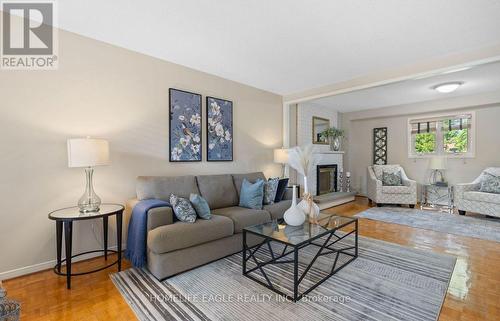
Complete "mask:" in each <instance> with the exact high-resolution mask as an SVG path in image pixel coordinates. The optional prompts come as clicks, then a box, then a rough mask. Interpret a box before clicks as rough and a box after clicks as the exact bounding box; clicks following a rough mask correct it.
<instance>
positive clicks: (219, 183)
mask: <svg viewBox="0 0 500 321" xmlns="http://www.w3.org/2000/svg"><path fill="white" fill-rule="evenodd" d="M196 180H197V181H198V188H199V189H200V195H201V196H202V197H203V198H204V199H205V200H206V201H207V203H208V205H209V206H210V209H212V210H213V209H216V208H222V207H229V206H236V205H238V202H239V199H238V194H237V193H236V189H235V188H234V184H233V177H232V176H231V175H229V174H226V175H202V176H197V177H196Z"/></svg>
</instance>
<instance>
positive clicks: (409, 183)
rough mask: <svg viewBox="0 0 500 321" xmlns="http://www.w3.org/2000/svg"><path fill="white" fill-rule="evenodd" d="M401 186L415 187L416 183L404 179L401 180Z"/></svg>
mask: <svg viewBox="0 0 500 321" xmlns="http://www.w3.org/2000/svg"><path fill="white" fill-rule="evenodd" d="M403 185H404V186H408V187H410V188H413V187H417V182H416V181H414V180H411V179H404V178H403Z"/></svg>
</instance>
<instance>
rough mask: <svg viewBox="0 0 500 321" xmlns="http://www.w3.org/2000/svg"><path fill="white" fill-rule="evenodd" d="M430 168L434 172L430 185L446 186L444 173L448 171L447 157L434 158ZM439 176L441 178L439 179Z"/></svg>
mask: <svg viewBox="0 0 500 321" xmlns="http://www.w3.org/2000/svg"><path fill="white" fill-rule="evenodd" d="M429 168H430V169H431V170H432V172H431V176H430V183H431V184H434V185H439V186H446V185H447V183H446V182H445V180H444V174H443V171H444V170H445V169H446V157H432V158H431V160H430V161H429ZM438 176H439V178H438Z"/></svg>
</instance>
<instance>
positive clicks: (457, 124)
mask: <svg viewBox="0 0 500 321" xmlns="http://www.w3.org/2000/svg"><path fill="white" fill-rule="evenodd" d="M470 125H471V124H470V118H456V119H446V120H444V121H443V131H452V130H460V129H469V128H470V127H471V126H470Z"/></svg>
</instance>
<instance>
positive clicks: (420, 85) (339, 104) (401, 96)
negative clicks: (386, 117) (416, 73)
mask: <svg viewBox="0 0 500 321" xmlns="http://www.w3.org/2000/svg"><path fill="white" fill-rule="evenodd" d="M454 81H461V82H464V84H463V85H462V86H460V87H459V88H458V89H457V90H456V91H454V92H452V93H447V94H443V93H439V92H437V91H435V90H434V89H432V87H434V86H436V85H438V84H442V83H446V82H454ZM494 91H497V92H498V91H500V62H496V63H489V64H484V65H479V66H476V67H473V68H470V69H467V70H463V71H456V72H452V73H445V74H440V75H434V76H430V77H427V78H422V79H409V80H405V81H399V82H396V83H392V84H389V85H384V86H378V87H372V88H368V89H363V90H357V91H352V92H349V93H345V94H340V95H336V96H330V97H325V98H321V99H316V100H311V101H309V102H308V103H312V104H314V105H320V106H323V107H328V108H333V109H335V110H337V111H339V112H344V113H345V112H354V111H361V110H368V109H375V108H382V107H389V106H401V105H407V104H412V103H419V102H425V101H431V100H437V99H443V98H452V97H462V96H469V95H475V94H481V93H487V92H494Z"/></svg>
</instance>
